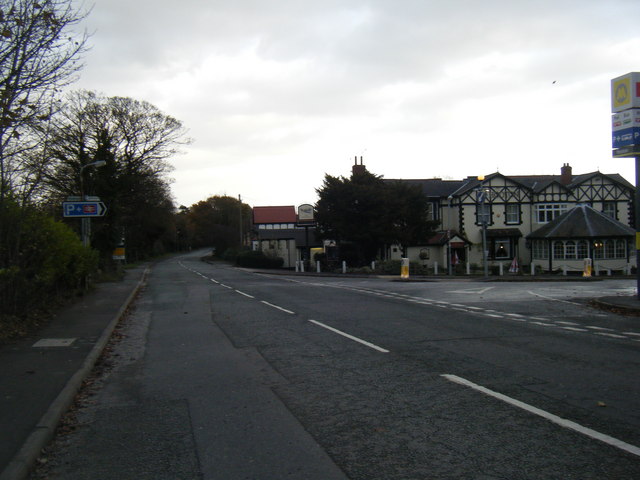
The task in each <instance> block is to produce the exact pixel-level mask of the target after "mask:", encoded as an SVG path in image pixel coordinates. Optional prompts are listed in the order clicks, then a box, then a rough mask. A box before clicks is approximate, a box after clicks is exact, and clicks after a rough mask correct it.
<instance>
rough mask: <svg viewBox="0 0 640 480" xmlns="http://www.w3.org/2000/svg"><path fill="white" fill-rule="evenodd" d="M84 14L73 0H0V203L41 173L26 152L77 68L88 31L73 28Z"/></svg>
mask: <svg viewBox="0 0 640 480" xmlns="http://www.w3.org/2000/svg"><path fill="white" fill-rule="evenodd" d="M85 16H86V13H84V12H82V11H80V10H79V9H77V8H75V7H74V5H73V1H72V0H0V206H1V205H2V202H3V200H4V199H5V197H6V196H7V195H9V194H10V193H15V191H14V189H16V188H17V187H24V188H26V191H27V192H28V191H29V190H30V189H31V188H32V184H33V183H34V182H37V181H38V180H39V179H40V174H39V173H38V172H40V169H39V168H37V167H38V165H37V164H35V165H34V156H33V155H32V154H31V153H32V151H33V150H34V149H35V148H36V146H37V145H39V144H41V142H42V140H43V138H42V135H45V136H46V133H47V122H48V120H49V119H50V117H51V115H52V113H53V112H54V111H55V110H56V105H57V102H56V101H55V100H56V96H57V95H56V94H57V93H58V91H59V89H60V88H62V87H64V86H67V85H69V84H70V83H72V82H73V81H75V79H76V74H77V73H78V71H79V70H80V69H81V68H82V54H83V53H84V52H85V50H86V43H87V39H88V35H87V33H86V32H75V31H74V28H76V27H77V26H78V24H79V23H80V22H81V21H82V20H83V19H84V17H85ZM34 167H36V168H34Z"/></svg>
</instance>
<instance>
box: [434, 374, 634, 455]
mask: <svg viewBox="0 0 640 480" xmlns="http://www.w3.org/2000/svg"><path fill="white" fill-rule="evenodd" d="M441 376H442V377H444V378H446V379H447V380H449V381H450V382H454V383H457V384H460V385H464V386H465V387H469V388H472V389H474V390H477V391H478V392H482V393H484V394H485V395H489V396H490V397H493V398H496V399H498V400H501V401H503V402H505V403H508V404H509V405H513V406H514V407H518V408H521V409H522V410H525V411H527V412H529V413H533V414H534V415H538V416H539V417H542V418H544V419H546V420H549V421H550V422H552V423H555V424H556V425H560V426H561V427H564V428H568V429H570V430H573V431H575V432H578V433H580V434H582V435H586V436H587V437H590V438H593V439H595V440H599V441H601V442H604V443H606V444H608V445H611V446H612V447H616V448H619V449H620V450H624V451H625V452H629V453H632V454H633V455H637V456H640V448H639V447H636V446H635V445H631V444H629V443H626V442H623V441H622V440H619V439H617V438H614V437H611V436H609V435H605V434H604V433H600V432H597V431H595V430H592V429H590V428H587V427H583V426H582V425H580V424H578V423H575V422H572V421H571V420H567V419H566V418H562V417H558V416H557V415H554V414H553V413H549V412H547V411H545V410H541V409H539V408H537V407H534V406H533V405H529V404H528V403H524V402H521V401H520V400H516V399H515V398H511V397H508V396H506V395H503V394H502V393H498V392H495V391H493V390H489V389H488V388H486V387H483V386H481V385H478V384H476V383H473V382H471V381H469V380H466V379H464V378H462V377H458V376H457V375H449V374H443V375H441Z"/></svg>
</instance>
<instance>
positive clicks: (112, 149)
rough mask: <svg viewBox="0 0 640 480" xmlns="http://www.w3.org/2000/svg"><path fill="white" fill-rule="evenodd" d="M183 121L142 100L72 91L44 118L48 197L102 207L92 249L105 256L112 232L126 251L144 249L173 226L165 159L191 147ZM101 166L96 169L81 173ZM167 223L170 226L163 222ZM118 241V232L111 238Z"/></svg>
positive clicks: (168, 169) (167, 169)
mask: <svg viewBox="0 0 640 480" xmlns="http://www.w3.org/2000/svg"><path fill="white" fill-rule="evenodd" d="M186 133H187V132H186V129H185V128H184V127H183V125H182V123H181V122H180V121H179V120H177V119H175V118H173V117H171V116H169V115H167V114H165V113H163V112H162V111H160V110H159V109H158V108H157V107H155V106H153V105H152V104H150V103H148V102H144V101H138V100H134V99H131V98H124V97H104V96H101V95H98V94H96V93H94V92H88V91H77V92H71V93H70V94H69V95H68V96H67V98H66V100H65V103H64V106H63V108H62V109H61V110H60V112H58V113H57V114H55V115H54V116H53V118H52V120H51V134H50V141H49V143H48V149H47V151H46V152H44V153H43V155H44V156H46V157H47V158H48V159H49V168H48V171H47V175H46V181H45V183H46V185H47V188H48V192H47V196H48V197H49V200H50V203H51V204H59V203H60V201H61V200H62V199H63V198H64V197H66V196H69V195H79V194H84V195H98V196H99V197H100V198H101V199H102V201H104V202H105V203H106V204H107V206H108V211H107V215H106V217H104V218H103V219H101V220H96V221H95V227H96V228H95V229H94V235H93V239H92V244H93V245H94V246H96V247H97V248H99V249H101V250H102V251H103V252H110V250H109V248H111V247H113V244H112V243H110V242H112V241H113V240H114V236H115V235H116V233H117V232H123V231H124V236H126V237H127V242H128V243H127V252H128V255H129V252H131V251H132V250H133V249H135V251H137V252H142V253H140V254H139V255H140V256H141V255H143V254H144V251H146V252H151V249H152V247H153V244H154V243H155V242H156V241H157V240H159V239H160V238H161V237H163V236H164V235H165V233H166V231H167V229H173V233H172V235H171V238H172V239H174V238H175V227H174V226H173V225H172V224H171V225H169V223H172V221H173V220H172V219H173V204H172V200H171V193H170V189H169V179H168V178H167V175H168V173H169V172H170V171H171V168H172V167H171V165H170V164H169V163H168V159H169V158H171V157H172V156H174V155H176V154H177V153H178V152H179V151H180V147H181V146H182V145H184V144H187V143H189V142H190V139H189V138H187V136H186ZM96 162H100V163H101V164H102V165H103V166H102V167H101V168H85V167H86V166H87V165H89V164H95V163H96ZM167 219H170V220H171V221H170V222H168V221H167ZM118 235H119V236H120V237H121V236H122V235H121V234H119V233H118Z"/></svg>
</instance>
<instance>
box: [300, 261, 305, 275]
mask: <svg viewBox="0 0 640 480" xmlns="http://www.w3.org/2000/svg"><path fill="white" fill-rule="evenodd" d="M300 271H301V272H302V273H304V260H300Z"/></svg>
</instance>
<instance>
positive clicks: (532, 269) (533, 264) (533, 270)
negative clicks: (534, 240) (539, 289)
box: [531, 262, 536, 276]
mask: <svg viewBox="0 0 640 480" xmlns="http://www.w3.org/2000/svg"><path fill="white" fill-rule="evenodd" d="M535 274H536V264H535V263H533V262H531V276H533V275H535Z"/></svg>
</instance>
